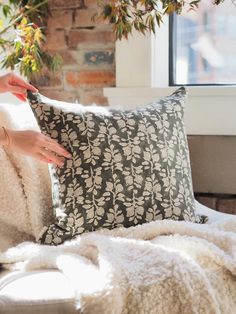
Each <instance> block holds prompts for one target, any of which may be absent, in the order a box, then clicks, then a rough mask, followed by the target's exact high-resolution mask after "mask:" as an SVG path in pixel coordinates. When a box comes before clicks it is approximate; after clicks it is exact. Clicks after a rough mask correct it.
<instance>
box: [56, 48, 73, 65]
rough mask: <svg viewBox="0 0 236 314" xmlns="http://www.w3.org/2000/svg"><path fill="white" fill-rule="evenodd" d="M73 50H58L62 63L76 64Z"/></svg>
mask: <svg viewBox="0 0 236 314" xmlns="http://www.w3.org/2000/svg"><path fill="white" fill-rule="evenodd" d="M74 53H75V51H69V50H65V51H60V52H59V54H60V56H61V57H62V60H63V65H76V63H77V61H76V59H75V57H74Z"/></svg>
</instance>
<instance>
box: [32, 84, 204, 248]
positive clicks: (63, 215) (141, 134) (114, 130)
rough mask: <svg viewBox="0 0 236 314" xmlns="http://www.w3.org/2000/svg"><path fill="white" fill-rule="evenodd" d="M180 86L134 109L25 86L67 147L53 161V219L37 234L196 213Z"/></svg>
mask: <svg viewBox="0 0 236 314" xmlns="http://www.w3.org/2000/svg"><path fill="white" fill-rule="evenodd" d="M185 96H186V91H185V89H184V88H183V87H182V88H180V89H178V90H177V91H176V92H175V93H173V94H172V95H171V96H169V97H165V98H163V99H161V100H159V101H154V102H153V103H150V104H149V105H147V106H146V107H143V108H140V109H136V110H108V109H107V108H106V107H97V106H90V107H84V106H81V105H78V104H69V103H62V102H58V101H52V100H50V99H48V98H45V97H43V96H41V95H40V94H32V93H29V94H28V98H29V101H30V104H31V108H32V110H33V112H34V114H35V117H36V119H37V121H38V124H39V126H40V128H41V130H42V132H43V133H45V134H47V135H49V136H50V137H52V138H54V139H56V140H57V141H58V142H59V143H61V144H62V145H63V146H64V147H65V148H66V149H67V150H68V151H69V152H70V153H71V154H72V158H71V159H68V160H66V162H65V165H64V167H62V168H59V167H56V166H52V167H51V175H52V186H53V202H54V208H55V211H56V221H55V224H52V225H50V226H48V227H45V229H44V230H43V232H42V235H41V237H40V242H41V243H45V244H55V245H56V244H60V243H62V242H63V241H65V240H67V239H71V238H73V237H75V236H77V235H78V234H81V233H83V232H88V231H94V230H97V229H100V228H109V229H112V228H115V227H119V226H124V227H130V226H134V225H137V224H142V223H146V222H150V221H153V220H157V219H174V220H186V221H192V222H199V223H203V222H204V221H205V217H203V216H197V215H195V212H194V210H195V208H194V196H193V190H192V179H191V171H190V165H189V152H188V145H187V141H186V135H185V130H184V123H183V115H184V108H183V107H184V101H185Z"/></svg>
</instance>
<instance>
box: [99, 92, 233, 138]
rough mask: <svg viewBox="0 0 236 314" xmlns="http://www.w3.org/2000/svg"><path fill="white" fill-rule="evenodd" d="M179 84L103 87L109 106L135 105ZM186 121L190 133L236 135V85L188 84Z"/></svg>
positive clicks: (140, 104)
mask: <svg viewBox="0 0 236 314" xmlns="http://www.w3.org/2000/svg"><path fill="white" fill-rule="evenodd" d="M177 88H178V87H166V88H147V87H144V88H142V87H124V88H122V87H117V88H104V95H105V96H106V97H108V101H109V104H110V106H112V107H119V108H125V109H128V108H135V107H139V106H143V105H145V104H147V103H148V102H150V101H153V100H156V99H159V98H160V97H163V96H166V95H169V94H171V93H172V92H173V91H174V90H176V89H177ZM187 89H188V99H187V106H186V113H185V123H186V129H187V133H188V134H192V135H196V134H197V135H236V121H235V116H236V86H220V87H218V86H204V87H203V86H201V87H197V86H196V87H187Z"/></svg>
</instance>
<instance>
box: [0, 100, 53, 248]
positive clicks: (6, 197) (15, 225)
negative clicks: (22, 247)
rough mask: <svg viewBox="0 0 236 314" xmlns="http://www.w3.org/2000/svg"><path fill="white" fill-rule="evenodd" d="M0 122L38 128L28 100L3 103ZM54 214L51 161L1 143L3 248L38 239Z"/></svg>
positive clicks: (0, 227) (0, 225)
mask: <svg viewBox="0 0 236 314" xmlns="http://www.w3.org/2000/svg"><path fill="white" fill-rule="evenodd" d="M0 126H5V127H6V128H10V129H13V130H38V127H37V123H36V121H35V119H34V116H33V113H32V112H31V110H30V108H29V106H28V105H27V104H26V103H24V104H23V103H22V104H19V105H11V104H0ZM50 209H51V210H50ZM52 218H53V212H52V200H51V183H50V178H49V172H48V167H47V164H45V163H43V162H40V161H38V160H35V159H33V158H31V157H28V156H25V155H21V154H17V153H14V152H13V151H12V150H10V149H7V148H6V147H1V146H0V251H1V250H4V249H6V248H8V247H10V246H12V245H15V244H17V243H20V242H22V241H26V240H34V239H35V238H37V236H38V234H39V233H40V232H41V230H42V228H43V226H44V225H45V224H46V225H47V224H48V223H50V222H51V221H52Z"/></svg>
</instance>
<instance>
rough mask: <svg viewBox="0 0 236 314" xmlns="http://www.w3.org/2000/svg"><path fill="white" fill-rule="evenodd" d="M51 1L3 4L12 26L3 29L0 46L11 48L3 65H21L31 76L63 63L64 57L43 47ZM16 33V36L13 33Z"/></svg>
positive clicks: (4, 12) (1, 8)
mask: <svg viewBox="0 0 236 314" xmlns="http://www.w3.org/2000/svg"><path fill="white" fill-rule="evenodd" d="M47 2H48V1H47V0H44V1H41V0H23V1H22V0H9V1H8V4H6V2H5V4H4V5H3V4H1V3H0V10H2V12H3V16H4V17H5V18H7V21H8V25H7V26H6V27H5V28H4V29H2V30H0V36H1V37H0V47H1V48H2V50H5V51H7V56H6V57H5V59H4V60H3V61H2V67H4V68H10V69H11V70H14V69H16V68H17V69H19V71H20V73H21V74H23V75H24V76H26V77H27V78H28V79H32V78H33V77H34V76H35V75H38V74H40V73H41V72H42V71H43V70H44V69H45V68H46V69H48V70H49V71H55V70H57V69H58V68H59V67H60V65H61V57H60V56H57V55H56V56H51V55H50V54H49V53H48V52H46V51H44V50H43V44H44V43H45V41H46V37H45V34H44V33H43V30H44V25H45V24H46V20H45V17H46V16H47V14H48V12H49V9H48V4H47ZM9 21H10V22H9ZM3 22H4V21H2V25H3ZM5 24H6V23H5ZM12 30H14V32H12ZM12 33H13V34H14V36H12V35H10V34H12ZM4 37H5V38H4ZM9 38H10V39H9Z"/></svg>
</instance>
